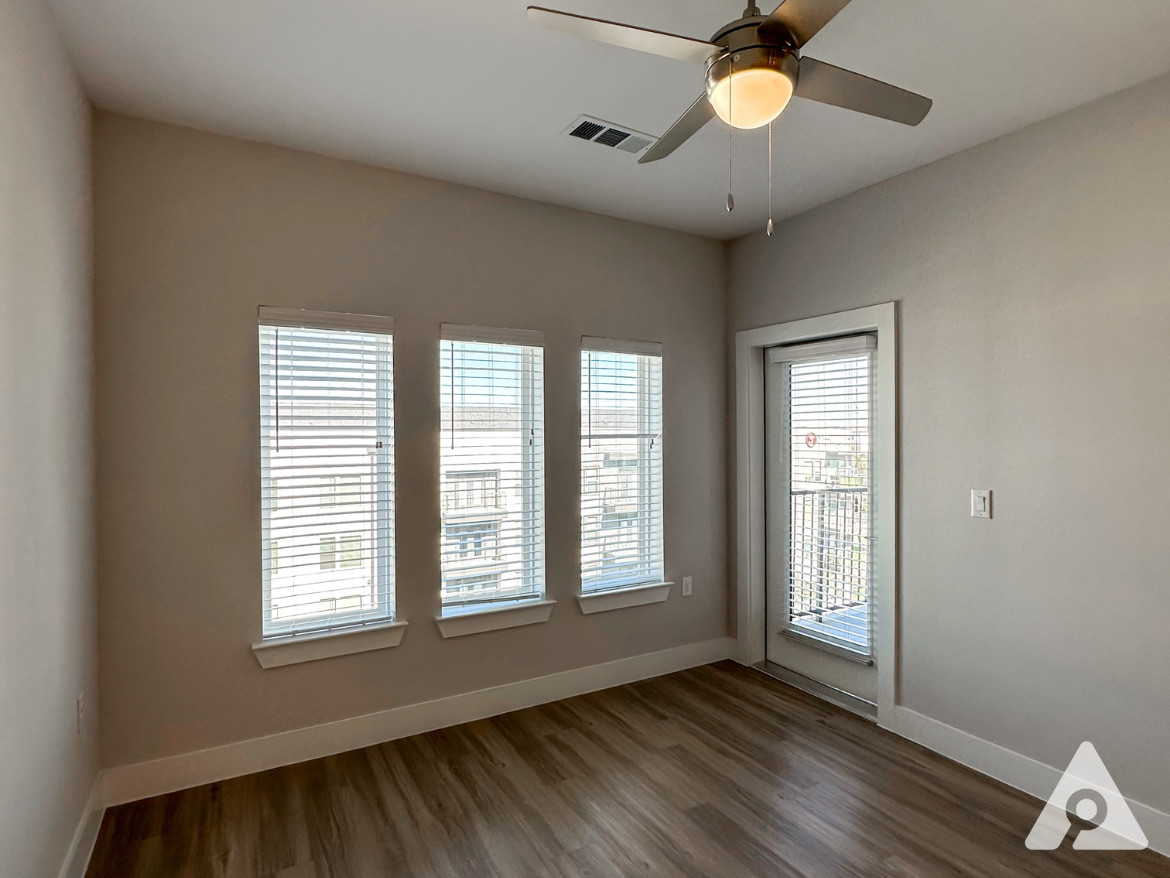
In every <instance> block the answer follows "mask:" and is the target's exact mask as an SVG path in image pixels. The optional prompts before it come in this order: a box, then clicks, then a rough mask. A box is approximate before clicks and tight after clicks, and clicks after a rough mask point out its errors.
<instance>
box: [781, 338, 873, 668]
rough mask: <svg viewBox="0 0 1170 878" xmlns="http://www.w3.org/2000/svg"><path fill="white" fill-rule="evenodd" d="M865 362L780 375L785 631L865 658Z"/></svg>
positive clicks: (868, 440)
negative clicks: (785, 459) (783, 379)
mask: <svg viewBox="0 0 1170 878" xmlns="http://www.w3.org/2000/svg"><path fill="white" fill-rule="evenodd" d="M871 372H872V362H871V356H870V354H868V353H858V354H849V355H843V356H837V357H833V358H822V359H817V360H810V361H804V362H801V361H797V362H794V363H792V364H791V365H790V366H789V371H788V406H789V412H788V423H789V426H790V430H789V437H788V438H789V449H790V450H789V470H788V471H789V473H790V478H789V518H788V520H789V523H790V533H789V552H788V625H789V627H790V628H792V629H794V630H795V631H798V632H799V633H801V634H806V635H809V636H813V637H816V638H818V639H821V640H825V641H828V642H830V643H834V644H836V645H838V646H843V647H845V648H847V649H851V650H854V651H857V652H860V653H864V654H869V653H870V574H871V563H870V548H871V515H870V511H871V509H872V483H871V478H870V474H871V467H870V462H871V452H872V447H873V439H872V417H871V398H872V392H871V381H870V379H871Z"/></svg>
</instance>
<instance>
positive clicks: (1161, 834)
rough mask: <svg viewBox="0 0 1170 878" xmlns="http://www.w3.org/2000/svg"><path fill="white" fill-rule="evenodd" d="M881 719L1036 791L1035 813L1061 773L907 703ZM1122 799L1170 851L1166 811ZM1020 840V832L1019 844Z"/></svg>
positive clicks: (1159, 846)
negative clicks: (940, 720) (889, 720)
mask: <svg viewBox="0 0 1170 878" xmlns="http://www.w3.org/2000/svg"><path fill="white" fill-rule="evenodd" d="M884 720H885V717H881V718H880V719H879V721H880V722H881V724H882V725H883V726H885V727H886V728H887V729H889V730H890V731H891V732H894V733H895V734H897V735H901V736H902V737H904V738H909V739H910V740H911V741H914V742H916V743H918V744H921V745H922V746H923V747H926V748H927V749H929V750H933V751H935V752H936V753H940V754H942V755H943V756H946V757H947V758H948V759H953V760H954V761H955V762H958V763H960V764H962V765H966V766H967V767H968V768H972V769H974V770H975V771H978V772H979V773H980V774H986V775H987V776H988V777H993V778H995V779H996V780H998V781H1000V782H1002V783H1005V784H1007V785H1008V786H1010V787H1015V788H1016V789H1017V790H1020V791H1022V792H1025V793H1027V794H1028V795H1030V796H1035V797H1036V798H1037V799H1038V800H1040V801H1039V802H1037V805H1036V816H1039V815H1040V802H1043V801H1046V800H1047V799H1048V797H1049V796H1050V795H1052V791H1053V790H1054V789H1056V784H1057V782H1058V781H1059V780H1060V777H1061V775H1062V774H1063V773H1064V769H1062V768H1054V767H1052V766H1051V765H1047V764H1045V763H1043V762H1038V761H1037V760H1035V759H1032V758H1030V757H1028V756H1024V755H1023V754H1021V753H1017V752H1015V751H1014V750H1008V749H1007V748H1006V747H1001V746H999V745H998V744H993V743H991V742H990V741H985V740H983V739H982V738H977V737H975V736H974V735H972V734H969V733H967V732H964V731H962V730H960V729H956V728H954V727H953V726H948V725H947V724H946V723H943V722H939V721H938V720H936V719H931V718H930V717H928V716H924V715H923V714H921V713H917V712H915V711H913V710H910V709H909V708H907V707H896V708H894V716H893V721H892V722H890V723H887V722H885V721H884ZM1069 758H1070V759H1071V758H1072V754H1069ZM1126 802H1128V803H1129V807H1130V808H1131V809H1132V810H1133V814H1134V817H1136V818H1137V821H1138V823H1139V824H1140V825H1141V827H1142V830H1143V831H1144V832H1145V834H1146V836H1147V838H1148V839H1149V843H1150V848H1151V849H1152V850H1155V851H1157V852H1158V853H1160V854H1164V855H1166V856H1170V814H1167V813H1166V812H1165V811H1159V810H1158V809H1157V808H1153V807H1151V806H1149V805H1146V804H1143V803H1141V802H1137V801H1134V800H1133V799H1130V798H1129V797H1126ZM1027 828H1030V827H1027ZM1023 843H1024V842H1023V836H1021V837H1020V844H1021V845H1022V844H1023Z"/></svg>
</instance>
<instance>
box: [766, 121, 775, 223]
mask: <svg viewBox="0 0 1170 878" xmlns="http://www.w3.org/2000/svg"><path fill="white" fill-rule="evenodd" d="M775 228H776V227H775V225H774V224H773V223H772V123H771V122H769V123H768V237H769V238H770V237H772V232H773V231H774V230H775Z"/></svg>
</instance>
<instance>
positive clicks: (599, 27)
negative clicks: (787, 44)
mask: <svg viewBox="0 0 1170 878" xmlns="http://www.w3.org/2000/svg"><path fill="white" fill-rule="evenodd" d="M528 17H529V19H531V20H532V22H533V24H538V25H540V26H541V27H547V28H549V29H550V30H556V31H560V32H561V33H566V34H572V35H573V36H575V37H585V38H586V39H590V40H597V41H598V42H601V43H609V44H611V45H614V46H621V47H622V48H623V49H637V50H638V51H639V52H649V53H650V54H651V55H662V56H663V57H666V58H675V59H677V60H679V61H691V62H693V63H696V64H705V63H706V62H707V59H708V58H710V57H711V55H712V54H714V53H715V52H717V51H719V47H718V46H716V45H715V44H714V43H708V42H706V41H704V40H695V39H691V38H690V37H680V36H677V35H676V34H668V33H663V32H662V31H656V30H647V29H646V28H644V27H634V26H633V25H629V24H619V23H618V22H616V21H603V20H602V19H600V18H588V17H587V16H584V15H574V14H573V13H571V12H557V11H556V10H555V9H545V8H544V7H542V6H529V7H528Z"/></svg>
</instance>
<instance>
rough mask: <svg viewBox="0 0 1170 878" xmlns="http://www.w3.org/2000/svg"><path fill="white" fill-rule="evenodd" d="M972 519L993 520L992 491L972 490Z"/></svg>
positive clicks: (984, 489) (985, 489) (987, 489)
mask: <svg viewBox="0 0 1170 878" xmlns="http://www.w3.org/2000/svg"><path fill="white" fill-rule="evenodd" d="M971 517H972V518H991V490H990V489H989V488H972V489H971Z"/></svg>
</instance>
